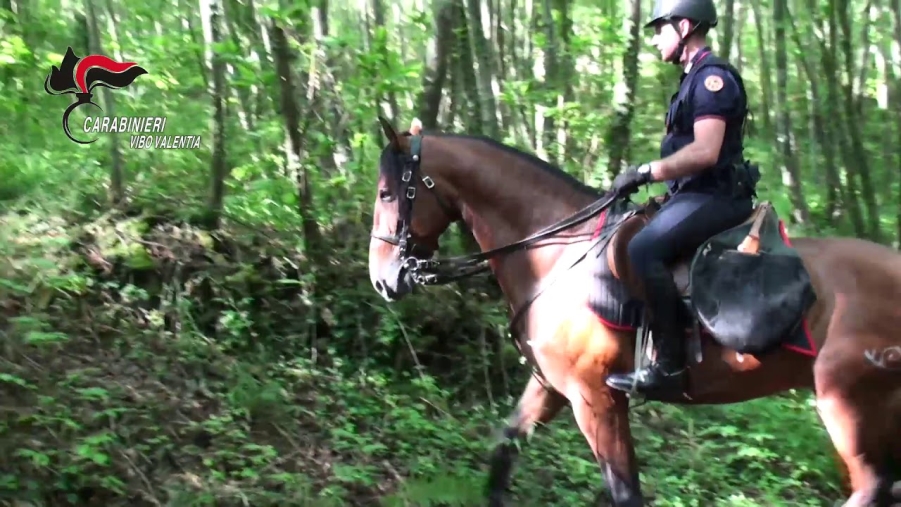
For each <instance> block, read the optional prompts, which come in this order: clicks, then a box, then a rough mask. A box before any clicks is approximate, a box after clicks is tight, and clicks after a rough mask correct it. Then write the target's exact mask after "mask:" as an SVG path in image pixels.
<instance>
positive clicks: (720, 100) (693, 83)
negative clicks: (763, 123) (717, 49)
mask: <svg viewBox="0 0 901 507" xmlns="http://www.w3.org/2000/svg"><path fill="white" fill-rule="evenodd" d="M723 65H728V64H727V63H726V62H725V61H723V60H720V59H718V58H717V57H715V56H713V55H712V54H711V53H710V49H709V48H706V47H705V48H702V49H701V50H700V51H698V52H697V54H696V55H695V57H694V58H693V59H692V65H691V67H690V68H689V70H688V72H687V73H683V74H682V79H681V83H680V85H679V91H678V92H677V93H676V94H674V95H673V97H672V100H671V102H670V109H669V112H668V113H667V117H666V124H667V135H666V136H665V137H664V139H663V142H662V143H661V146H660V155H661V157H667V156H669V155H671V154H673V153H675V152H676V151H679V150H680V149H682V148H683V147H684V146H686V145H687V144H689V143H691V142H692V141H694V124H695V122H697V121H699V120H702V119H704V118H720V119H722V120H724V121H725V122H726V133H725V136H724V139H723V147H722V149H721V150H720V155H719V159H718V160H717V163H716V164H715V165H714V167H712V168H710V169H708V170H706V171H703V172H702V173H700V174H696V175H692V176H688V177H685V178H682V179H680V180H678V181H673V182H667V186H668V187H670V191H671V192H675V191H677V190H678V189H680V188H695V189H698V190H709V189H711V188H714V187H716V186H717V184H718V183H719V181H721V177H722V176H723V173H724V172H725V170H724V169H726V168H727V167H729V166H730V165H731V164H733V163H734V162H735V161H736V160H738V161H741V158H742V152H743V146H742V125H743V119H744V115H745V108H746V104H745V101H746V99H745V98H744V94H743V88H742V84H741V83H740V81H739V80H738V79H736V77H735V75H733V74H732V72H731V71H730V70H729V69H727V68H726V67H724V66H723Z"/></svg>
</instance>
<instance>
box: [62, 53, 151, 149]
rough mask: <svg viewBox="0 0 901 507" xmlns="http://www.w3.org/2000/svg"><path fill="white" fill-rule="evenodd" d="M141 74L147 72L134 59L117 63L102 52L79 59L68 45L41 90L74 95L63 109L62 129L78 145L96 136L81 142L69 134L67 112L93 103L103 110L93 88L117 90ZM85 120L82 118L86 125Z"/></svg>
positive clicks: (87, 142) (89, 142)
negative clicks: (95, 98) (70, 102)
mask: <svg viewBox="0 0 901 507" xmlns="http://www.w3.org/2000/svg"><path fill="white" fill-rule="evenodd" d="M144 74H147V71H146V70H144V68H143V67H141V66H140V65H138V64H137V63H135V62H117V61H115V60H113V59H111V58H109V57H106V56H103V55H88V56H86V57H84V58H80V57H78V56H75V52H74V51H72V47H71V46H70V47H69V49H68V51H66V56H65V57H63V61H62V63H61V64H60V66H59V68H57V67H56V66H55V65H54V66H53V67H52V68H51V71H50V74H49V75H48V76H47V78H46V79H45V80H44V91H46V92H47V93H49V94H50V95H66V94H69V93H74V94H75V98H76V101H75V102H74V103H73V104H72V105H70V106H69V107H67V108H66V110H65V112H63V130H64V131H65V133H66V137H68V138H69V139H71V140H72V141H74V142H76V143H78V144H91V143H93V142H95V141H96V140H97V139H94V140H92V141H80V140H78V139H75V138H74V137H73V136H72V131H71V130H70V129H69V115H70V114H72V112H73V111H75V109H77V108H78V107H81V106H84V105H92V106H94V107H96V108H97V109H100V110H101V111H103V108H101V107H100V106H99V105H97V104H96V103H95V102H94V101H93V97H94V93H93V90H94V88H97V87H98V86H105V87H107V88H109V89H111V90H118V89H120V88H125V87H126V86H128V85H130V84H131V83H133V82H134V80H135V79H137V78H138V77H139V76H142V75H144ZM87 123H88V122H87V121H85V126H86V127H87ZM85 130H87V128H86V129H85Z"/></svg>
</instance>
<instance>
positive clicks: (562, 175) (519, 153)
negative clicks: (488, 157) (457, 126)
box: [379, 130, 603, 197]
mask: <svg viewBox="0 0 901 507" xmlns="http://www.w3.org/2000/svg"><path fill="white" fill-rule="evenodd" d="M399 135H402V136H404V137H410V136H411V135H412V134H411V132H410V131H409V130H405V131H403V132H400V133H399ZM420 135H422V136H423V137H425V136H431V137H445V138H452V139H466V140H469V141H479V142H482V143H485V144H487V145H489V146H491V147H492V148H496V149H498V150H501V151H504V152H506V153H509V154H511V155H515V156H516V157H517V158H520V159H522V160H525V161H527V162H529V163H530V164H532V165H534V166H536V167H538V168H539V169H541V170H542V171H544V172H545V173H547V174H550V175H551V176H554V177H555V178H557V179H559V180H561V181H564V182H565V183H567V184H568V185H569V186H570V187H572V188H573V189H575V190H577V191H579V192H581V193H583V194H587V195H590V196H592V197H600V196H601V195H602V194H603V192H602V191H601V190H600V189H597V188H595V187H592V186H590V185H587V184H586V183H585V182H583V181H581V180H579V179H578V178H576V177H574V176H573V175H571V174H569V173H568V172H566V171H564V170H563V169H561V168H560V167H558V166H556V165H554V164H552V163H550V162H548V161H546V160H543V159H541V158H539V157H538V156H536V155H534V154H532V153H528V152H525V151H523V150H520V149H519V148H516V147H514V146H510V145H508V144H504V143H502V142H500V141H497V140H495V139H492V138H490V137H487V136H484V135H479V134H453V133H448V132H426V131H422V132H421V134H420ZM379 165H380V170H381V171H382V172H383V173H384V172H387V171H391V172H396V173H397V174H400V173H399V171H400V169H401V164H400V163H399V160H398V159H396V158H395V157H392V156H391V152H390V146H389V147H386V148H385V150H383V151H382V156H381V163H380V164H379Z"/></svg>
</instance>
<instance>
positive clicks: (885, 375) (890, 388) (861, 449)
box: [814, 349, 901, 507]
mask: <svg viewBox="0 0 901 507" xmlns="http://www.w3.org/2000/svg"><path fill="white" fill-rule="evenodd" d="M843 353H845V354H848V350H847V349H845V350H844V351H843ZM850 356H851V357H840V356H839V355H838V354H836V353H833V352H832V351H829V350H826V349H824V350H823V352H822V353H821V355H820V357H819V358H818V359H817V361H816V363H815V365H814V377H815V382H816V396H817V412H818V413H819V415H820V418H821V419H822V421H823V423H824V425H825V427H826V430H827V432H828V433H829V436H830V438H831V439H832V443H833V445H834V446H835V449H836V451H837V452H838V454H839V456H841V458H842V460H843V461H844V463H845V466H846V467H847V475H848V479H849V481H850V485H851V489H852V494H851V496H850V498H848V500H847V501H846V502H845V503H844V504H843V507H883V506H884V507H894V506H895V505H896V504H899V503H901V494H899V493H901V491H899V490H901V484H897V482H898V481H901V384H899V381H898V380H899V372H889V371H886V370H879V369H877V368H874V367H873V366H872V365H870V364H865V365H864V366H863V367H861V363H860V359H859V358H858V357H853V353H851V354H850ZM862 368H863V369H862Z"/></svg>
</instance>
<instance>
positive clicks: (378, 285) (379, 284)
mask: <svg viewBox="0 0 901 507" xmlns="http://www.w3.org/2000/svg"><path fill="white" fill-rule="evenodd" d="M375 290H377V291H379V292H385V286H384V285H382V281H381V280H377V281H376V282H375Z"/></svg>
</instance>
